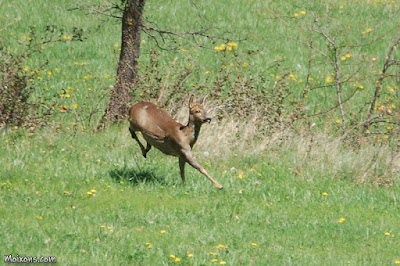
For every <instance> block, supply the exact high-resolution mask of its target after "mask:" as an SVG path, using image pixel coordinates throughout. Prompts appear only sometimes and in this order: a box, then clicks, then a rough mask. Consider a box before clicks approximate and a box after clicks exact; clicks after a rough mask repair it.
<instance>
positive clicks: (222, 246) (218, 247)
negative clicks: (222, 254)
mask: <svg viewBox="0 0 400 266" xmlns="http://www.w3.org/2000/svg"><path fill="white" fill-rule="evenodd" d="M225 248H227V247H226V246H224V245H218V246H217V249H225Z"/></svg>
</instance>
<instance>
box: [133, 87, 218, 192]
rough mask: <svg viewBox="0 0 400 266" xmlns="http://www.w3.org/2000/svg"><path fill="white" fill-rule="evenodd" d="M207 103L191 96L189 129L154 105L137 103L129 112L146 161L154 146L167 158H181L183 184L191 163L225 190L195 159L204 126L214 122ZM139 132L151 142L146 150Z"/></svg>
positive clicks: (214, 183) (215, 184)
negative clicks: (206, 108)
mask: <svg viewBox="0 0 400 266" xmlns="http://www.w3.org/2000/svg"><path fill="white" fill-rule="evenodd" d="M203 100H204V98H203V99H202V100H200V101H199V102H198V103H194V96H193V95H192V96H191V97H190V100H189V122H188V124H187V125H186V126H184V125H182V124H180V123H178V122H176V121H175V120H174V119H173V118H172V117H171V116H170V115H169V114H167V113H166V112H165V111H164V110H162V109H160V108H159V107H157V106H156V105H155V104H153V103H150V102H141V103H137V104H135V105H133V106H132V107H131V109H130V110H129V122H130V127H129V131H130V132H131V135H132V138H134V139H135V140H136V141H137V143H138V144H139V146H140V149H141V150H142V154H143V156H144V157H145V158H146V154H147V153H148V152H149V151H150V149H151V147H152V146H154V147H156V148H157V149H159V150H160V151H162V152H163V153H165V154H167V155H172V156H175V157H178V158H179V168H180V173H181V178H182V181H183V183H185V163H189V164H190V165H191V166H193V167H194V168H196V169H197V170H199V171H200V172H201V173H202V174H203V175H205V176H206V177H207V178H208V179H209V180H210V181H211V182H212V183H213V185H214V186H215V187H217V188H219V189H222V188H223V187H222V185H220V184H219V183H218V182H217V181H215V180H214V179H213V178H212V177H211V176H210V175H209V174H208V173H207V171H206V170H204V168H203V167H201V166H200V164H198V163H197V162H196V160H195V159H194V158H193V156H192V147H193V145H194V144H195V143H196V141H197V138H198V137H199V133H200V128H201V126H202V124H203V123H205V122H208V123H209V122H210V121H211V118H209V117H208V116H207V113H206V111H205V110H204V107H203ZM137 131H140V132H142V135H143V138H144V139H145V140H146V141H147V146H146V148H144V146H143V145H142V143H141V142H140V141H139V139H138V137H137V136H136V133H135V132H137Z"/></svg>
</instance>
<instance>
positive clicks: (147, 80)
mask: <svg viewBox="0 0 400 266" xmlns="http://www.w3.org/2000/svg"><path fill="white" fill-rule="evenodd" d="M81 2H82V1H45V0H35V1H33V0H30V1H20V0H14V1H12V2H10V1H1V2H0V25H4V26H2V27H3V28H1V29H0V35H1V36H0V39H1V53H2V57H1V58H0V62H1V64H2V67H3V68H2V69H1V71H2V72H1V73H0V77H1V79H0V81H2V82H3V81H4V77H5V75H6V74H7V73H13V75H12V77H13V78H12V79H11V80H14V81H15V82H14V85H13V86H14V87H13V88H14V89H13V90H9V92H13V93H16V94H15V95H18V90H22V92H21V94H19V95H26V96H24V97H22V100H20V103H22V102H24V103H25V102H26V101H28V102H29V103H38V104H39V105H40V106H42V107H43V106H46V107H47V108H46V107H43V108H44V109H43V110H44V111H43V112H45V111H46V110H50V111H51V116H49V117H48V118H46V119H45V120H44V121H46V123H47V127H45V128H42V129H40V130H37V131H34V132H26V131H23V130H18V129H14V128H11V129H10V130H9V131H8V132H7V134H2V136H1V137H0V202H1V203H2V204H0V225H1V228H2V230H1V232H0V247H1V248H0V249H1V250H2V251H3V252H4V254H13V255H17V254H18V255H20V256H56V257H57V259H58V262H60V263H61V264H77V265H85V264H93V263H94V264H122V265H125V264H126V265H128V264H129V265H132V264H139V265H161V264H172V263H175V262H176V263H178V264H179V263H182V264H185V265H186V264H188V265H212V264H219V263H221V262H226V263H227V264H229V265H237V264H244V265H247V264H255V265H264V264H272V265H274V264H279V265H280V264H307V265H308V264H348V263H349V262H350V264H353V263H354V264H368V265H370V264H371V265H381V264H393V263H397V262H400V257H399V253H398V246H399V235H400V233H399V232H398V220H399V215H398V213H399V208H398V204H397V202H398V199H399V193H398V191H399V179H398V176H399V175H398V173H399V169H398V161H399V156H398V152H397V153H396V152H395V151H394V147H396V145H397V138H398V132H399V125H398V113H399V106H398V105H399V104H398V102H399V83H398V73H399V71H398V68H397V67H398V65H397V64H393V65H392V67H391V68H390V69H389V70H388V72H387V75H384V77H383V80H382V86H381V88H380V93H379V96H378V97H377V102H376V109H374V110H372V111H373V112H372V115H373V117H375V116H376V117H377V118H376V119H375V120H374V121H370V122H373V123H371V125H370V127H369V129H368V132H365V134H366V136H367V137H368V136H372V137H371V138H363V139H360V138H358V134H359V132H362V128H363V122H365V121H366V120H367V119H368V108H369V107H370V106H371V101H372V99H373V97H374V92H375V91H376V88H377V83H376V81H377V80H379V79H380V78H381V75H382V74H381V73H380V71H382V70H383V66H384V64H385V61H386V58H385V57H386V56H387V54H388V51H389V50H390V49H391V47H393V46H392V45H393V44H394V43H395V41H396V37H397V38H398V28H399V25H398V24H399V20H398V19H396V18H397V16H396V14H398V8H399V4H398V2H393V3H392V1H375V0H366V1H358V0H357V1H324V2H321V3H318V5H314V6H312V5H311V3H312V1H311V2H310V1H286V2H283V1H274V0H271V1H266V2H265V1H237V3H236V2H235V4H232V3H231V2H229V1H209V0H206V1H201V2H199V3H197V2H196V3H194V2H193V1H163V2H161V1H147V4H146V10H145V15H146V18H147V23H148V24H149V25H150V26H152V27H155V28H159V29H166V30H169V31H174V32H189V31H193V30H197V29H199V28H201V29H204V28H210V30H209V31H208V33H209V35H210V36H222V37H224V39H219V38H214V39H209V38H203V37H201V36H200V37H196V39H195V40H196V42H197V43H194V39H193V38H192V36H191V35H182V36H179V37H176V38H174V37H173V36H168V37H167V36H164V37H165V40H166V42H165V43H164V42H163V41H162V40H161V41H160V39H157V40H158V43H157V42H156V40H155V39H154V38H153V37H151V36H148V35H143V42H142V50H141V57H140V61H139V64H138V66H139V76H140V77H139V80H138V83H137V86H136V89H135V101H142V100H150V101H157V100H158V99H159V98H160V105H161V106H163V107H165V108H166V109H168V110H170V111H171V112H172V113H173V114H176V113H177V110H180V109H182V108H184V107H185V106H186V104H187V98H188V95H190V94H191V93H194V94H196V96H200V95H202V96H204V95H208V96H209V97H208V100H209V104H208V106H209V107H210V109H212V110H211V112H212V113H214V114H215V116H216V117H217V118H219V119H220V120H219V121H218V122H215V123H214V124H211V125H208V128H206V127H205V128H204V129H202V133H201V135H200V140H199V143H198V145H197V146H196V147H195V149H194V154H195V156H196V158H197V159H198V160H199V162H200V164H201V165H202V166H204V167H205V168H206V169H207V171H208V172H209V173H210V174H211V175H212V176H213V177H214V178H215V179H217V180H218V181H220V182H221V183H222V184H223V185H224V187H225V189H224V190H223V191H217V190H215V189H214V188H212V185H211V184H210V182H209V181H208V180H207V179H206V178H205V177H204V176H202V175H201V174H200V173H198V172H197V171H195V170H193V169H192V168H190V167H187V185H186V186H183V185H181V180H180V178H179V167H178V163H177V160H176V159H174V158H171V157H166V156H164V155H162V154H161V153H160V152H158V151H157V150H155V149H154V150H152V151H151V152H150V153H149V155H148V158H147V159H144V158H142V156H141V154H140V151H139V148H138V146H137V144H136V143H135V142H134V141H133V140H132V139H131V138H130V135H129V132H128V129H127V126H125V127H122V128H118V127H113V128H110V129H108V130H106V131H104V132H101V133H93V129H94V128H96V126H97V125H96V124H97V122H98V121H99V119H100V118H101V116H102V112H103V110H104V109H105V106H106V104H107V98H108V96H109V87H110V86H112V85H114V84H115V74H116V68H117V60H118V56H119V48H120V27H121V25H120V23H119V21H118V20H115V19H113V18H111V17H107V16H99V15H94V14H90V15H89V14H87V13H90V12H88V11H76V10H75V11H68V10H69V9H70V8H74V7H76V6H77V5H78V4H80V3H81ZM118 3H122V2H120V1H118ZM85 4H87V5H88V6H92V5H95V6H96V8H99V9H100V8H101V6H104V5H111V4H112V2H110V1H108V0H93V1H89V2H87V3H85ZM97 5H98V6H97ZM302 11H304V12H302ZM296 14H297V15H296ZM315 18H318V19H319V25H320V26H321V27H320V28H319V27H318V25H317V24H316V22H315ZM33 25H35V28H34V29H33V28H32V26H33ZM49 25H51V26H49ZM74 28H76V29H74ZM313 30H319V32H318V31H313ZM322 32H323V33H326V34H327V36H330V37H332V38H335V41H336V45H332V44H329V41H327V38H326V37H324V35H323V34H321V33H322ZM153 34H154V35H157V36H159V34H156V33H154V32H153ZM49 36H52V37H51V38H49ZM53 37H54V38H53ZM50 39H51V40H57V41H55V42H46V40H50ZM311 39H312V40H313V47H314V50H312V49H310V46H309V44H310V40H311ZM60 40H61V42H60ZM73 40H77V41H73ZM79 40H82V41H79ZM34 43H39V44H40V45H37V46H35V47H36V48H37V49H34V53H32V54H30V55H29V56H24V57H22V58H21V60H19V61H15V63H13V64H11V65H10V64H9V65H7V67H8V69H10V70H7V71H5V70H4V66H6V65H5V64H4V62H7V60H9V59H10V58H11V59H12V58H14V59H15V55H21V54H22V53H23V52H24V51H25V50H26V48H28V47H31V46H32V45H33V44H34ZM199 44H200V45H199ZM354 44H355V46H353V45H354ZM315 49H318V50H319V51H321V52H322V53H324V54H326V55H327V56H323V54H321V53H318V52H317V51H316V50H315ZM398 51H399V50H398V48H397V47H396V49H394V48H393V54H392V57H391V58H392V59H393V60H398V59H399V52H398ZM310 55H311V59H312V60H310ZM342 57H343V60H342ZM175 58H176V60H175ZM14 59H13V60H14ZM337 59H339V60H337ZM335 60H336V61H335ZM310 62H311V64H310ZM332 62H333V64H332ZM336 63H337V64H336ZM337 66H338V67H339V68H337ZM335 67H336V68H335ZM5 69H7V68H5ZM25 69H27V70H25ZM336 70H338V71H336ZM337 73H339V75H337ZM336 81H337V82H338V84H339V89H340V91H341V92H342V96H343V99H344V102H343V110H344V111H343V112H344V118H345V120H346V127H347V129H346V130H343V117H342V114H341V111H340V108H338V106H337V105H338V103H337V98H338V97H337V86H336ZM7 86H8V87H9V85H7ZM2 88H4V87H2ZM9 88H11V87H9ZM24 90H26V91H24ZM161 92H163V95H162V97H160V94H161ZM18 97H19V96H18ZM18 97H16V98H15V97H14V98H12V99H13V100H10V99H11V98H9V97H8V99H9V100H7V103H8V104H10V103H13V104H14V103H18ZM349 97H350V98H349ZM347 98H349V100H347V101H345V100H346V99H347ZM6 99H7V98H6V97H3V94H2V97H1V98H0V102H1V103H2V102H3V101H5V100H6ZM2 110H5V108H3V109H2ZM389 110H390V112H389ZM25 111H27V110H26V109H22V110H21V112H25ZM43 112H42V114H43ZM12 113H18V112H17V111H13V112H12ZM18 117H21V118H22V117H24V118H25V117H31V116H26V115H25V113H20V114H19V115H18ZM226 118H228V120H229V122H226V121H227V119H226ZM215 120H218V119H215ZM215 120H213V121H215ZM13 121H16V125H17V124H19V122H18V119H13ZM249 121H251V122H249ZM2 122H3V123H4V121H2ZM0 126H3V125H0ZM218 126H219V127H218ZM254 128H256V129H257V130H255V129H254ZM32 131H33V130H32ZM343 133H348V134H347V135H346V134H345V136H346V137H349V136H355V137H354V138H351V139H350V140H349V141H347V142H346V144H350V145H343V142H342V139H341V138H337V136H340V137H341V136H342V135H343ZM371 143H372V144H371ZM387 144H390V145H387ZM353 147H356V148H354V149H353ZM205 151H207V152H208V154H209V156H203V154H204V152H205ZM210 154H211V155H210ZM4 254H3V255H4ZM171 255H173V256H171ZM191 255H193V256H191ZM178 260H179V261H178Z"/></svg>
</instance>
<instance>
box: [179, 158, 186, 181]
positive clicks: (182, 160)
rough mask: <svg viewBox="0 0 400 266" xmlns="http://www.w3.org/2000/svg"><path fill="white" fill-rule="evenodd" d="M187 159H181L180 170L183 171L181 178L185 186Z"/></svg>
mask: <svg viewBox="0 0 400 266" xmlns="http://www.w3.org/2000/svg"><path fill="white" fill-rule="evenodd" d="M185 163H186V161H185V159H184V158H181V157H179V170H180V171H181V178H182V182H183V184H185Z"/></svg>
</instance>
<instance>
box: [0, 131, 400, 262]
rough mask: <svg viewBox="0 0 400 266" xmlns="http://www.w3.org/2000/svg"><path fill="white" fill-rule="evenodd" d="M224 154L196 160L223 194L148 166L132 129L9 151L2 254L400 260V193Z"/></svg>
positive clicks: (156, 156)
mask: <svg viewBox="0 0 400 266" xmlns="http://www.w3.org/2000/svg"><path fill="white" fill-rule="evenodd" d="M203 143H204V141H203V142H200V143H199V147H200V146H202V144H203ZM207 150H209V151H210V153H211V155H210V157H207V158H204V157H203V156H202V153H203V151H207ZM212 151H213V150H212V149H211V148H210V147H203V148H199V151H198V152H196V156H197V157H198V158H199V159H200V162H201V163H202V164H203V165H204V166H205V167H206V168H207V170H208V171H209V172H210V173H211V174H212V176H213V177H214V178H216V179H217V180H218V181H220V182H221V183H222V184H223V185H224V187H225V189H224V190H222V191H218V190H216V189H214V188H213V186H212V184H211V183H210V182H209V181H208V180H206V178H205V177H203V176H202V175H201V174H200V173H198V172H197V171H195V170H193V169H192V168H191V169H187V171H188V178H187V179H188V182H187V185H186V186H183V185H182V184H181V181H180V178H179V168H178V164H177V161H176V159H172V158H170V157H165V156H164V155H162V154H161V153H160V152H158V151H151V152H150V153H149V155H148V159H144V158H142V157H141V155H140V152H139V149H138V147H137V145H136V143H134V142H133V140H131V139H130V137H129V136H128V134H126V128H113V129H110V130H109V131H107V132H105V133H100V134H96V136H95V137H93V135H92V134H89V133H79V134H77V135H72V134H63V135H62V134H57V135H54V134H52V133H47V134H46V133H44V134H43V135H41V136H28V135H24V136H21V137H19V138H18V140H15V141H9V142H8V143H7V144H4V143H3V144H2V149H1V158H2V159H1V164H2V166H3V167H2V170H1V178H2V184H1V187H2V193H1V201H2V203H3V204H2V209H1V217H2V218H1V227H2V228H3V230H2V233H1V234H2V236H1V238H0V239H1V240H0V246H1V250H2V251H3V253H5V254H9V253H12V254H14V256H15V255H16V254H19V255H20V256H56V257H57V259H58V262H60V263H62V264H88V263H95V264H117V263H118V264H144V265H159V264H168V263H172V262H174V261H176V260H178V259H177V258H179V259H181V261H180V262H181V263H184V264H194V265H200V264H205V265H212V264H219V263H223V261H225V262H226V263H227V264H230V265H237V264H245V265H246V264H256V265H264V264H321V263H323V264H348V263H349V264H357V265H359V264H368V265H371V264H375V265H376V264H389V265H390V264H393V263H395V261H398V260H399V259H400V258H399V255H400V254H399V249H398V245H399V230H398V225H397V223H398V219H399V206H398V200H399V193H398V188H399V187H398V185H396V186H394V187H382V188H378V187H375V186H371V185H363V186H361V185H357V184H355V183H354V181H353V180H352V179H351V177H346V176H342V177H340V178H339V177H338V178H333V177H332V176H328V175H323V174H322V175H313V173H312V172H311V173H310V174H308V173H307V174H303V173H296V172H295V171H294V169H291V167H290V163H291V162H290V160H286V161H285V160H284V158H285V157H288V158H290V156H291V155H292V154H291V153H286V154H285V152H284V151H279V150H278V151H276V150H275V152H273V150H266V151H265V152H264V153H257V154H251V153H247V154H243V156H242V155H238V156H234V155H228V156H222V157H217V156H214V155H213V153H212ZM271 153H272V154H275V156H276V157H279V158H280V160H277V159H276V158H274V156H272V155H271ZM231 168H235V169H236V172H232V171H231ZM305 170H306V171H307V170H308V171H310V170H311V169H305ZM130 179H131V180H130ZM189 254H193V256H192V257H191V255H189ZM171 255H174V256H175V258H171Z"/></svg>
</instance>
